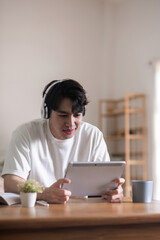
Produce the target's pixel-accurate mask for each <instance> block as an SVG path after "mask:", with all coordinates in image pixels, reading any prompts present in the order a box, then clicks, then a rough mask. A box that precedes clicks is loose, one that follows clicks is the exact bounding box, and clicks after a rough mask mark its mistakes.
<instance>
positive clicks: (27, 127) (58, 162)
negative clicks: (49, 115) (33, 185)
mask: <svg viewBox="0 0 160 240" xmlns="http://www.w3.org/2000/svg"><path fill="white" fill-rule="evenodd" d="M109 160H110V158H109V154H108V151H107V146H106V144H105V141H104V139H103V135H102V133H101V132H100V130H99V129H98V128H97V127H95V126H93V125H91V124H89V123H86V122H82V123H81V125H80V126H79V128H78V129H77V131H76V133H75V135H74V136H73V137H72V138H70V139H66V140H59V139H56V138H55V137H54V136H53V135H52V133H51V131H50V129H49V121H48V120H42V119H39V120H35V121H32V122H29V123H25V124H23V125H22V126H20V127H18V128H17V129H16V130H15V131H14V132H13V134H12V138H11V141H10V144H9V149H8V152H7V155H6V160H5V164H4V167H3V171H2V176H3V175H5V174H14V175H17V176H19V177H22V178H24V179H35V180H37V181H38V182H39V183H40V184H42V185H43V186H44V187H49V186H50V185H52V184H53V183H54V182H56V181H57V180H58V179H60V178H64V176H65V171H66V168H67V165H68V163H69V162H70V161H89V162H90V161H109Z"/></svg>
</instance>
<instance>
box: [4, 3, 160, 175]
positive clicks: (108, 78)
mask: <svg viewBox="0 0 160 240" xmlns="http://www.w3.org/2000/svg"><path fill="white" fill-rule="evenodd" d="M159 12H160V0H27V1H24V0H0V29H1V32H0V34H1V36H0V101H1V117H0V126H1V128H0V139H1V144H0V156H3V155H4V153H5V150H6V147H7V145H8V141H9V138H10V135H11V132H12V130H13V129H14V128H15V127H16V126H18V125H19V124H21V123H23V122H25V121H28V120H31V119H33V118H38V117H39V116H40V106H41V92H42V90H43V87H44V85H45V84H47V83H48V82H49V81H50V80H53V79H59V78H66V77H71V78H74V79H77V80H78V81H79V82H80V83H82V85H84V87H85V88H86V90H87V92H88V96H89V100H90V101H91V103H90V104H89V106H88V108H87V116H86V118H85V119H86V120H87V121H89V122H91V123H93V124H95V125H98V99H99V98H102V97H105V98H108V97H109V98H112V97H115V98H118V97H123V96H124V95H125V93H128V92H130V93H145V94H146V95H147V130H148V169H151V162H152V158H151V156H152V154H151V153H152V147H151V146H152V131H151V125H152V99H153V98H152V97H153V81H154V72H153V69H152V67H151V66H150V65H149V61H152V60H154V59H155V58H158V57H160V44H159V43H160V31H159V23H160V14H159ZM150 173H151V171H150ZM150 173H149V174H150Z"/></svg>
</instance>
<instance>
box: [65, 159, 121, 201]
mask: <svg viewBox="0 0 160 240" xmlns="http://www.w3.org/2000/svg"><path fill="white" fill-rule="evenodd" d="M124 166H125V162H124V161H119V162H116V161H110V162H70V163H69V164H68V168H67V171H66V176H65V177H66V178H69V179H70V180H71V183H70V184H64V185H63V189H67V190H69V191H71V193H72V197H82V196H101V195H103V194H105V193H106V191H108V190H110V189H114V188H116V187H117V185H116V184H115V183H113V180H115V179H117V178H120V177H121V176H122V173H123V170H124Z"/></svg>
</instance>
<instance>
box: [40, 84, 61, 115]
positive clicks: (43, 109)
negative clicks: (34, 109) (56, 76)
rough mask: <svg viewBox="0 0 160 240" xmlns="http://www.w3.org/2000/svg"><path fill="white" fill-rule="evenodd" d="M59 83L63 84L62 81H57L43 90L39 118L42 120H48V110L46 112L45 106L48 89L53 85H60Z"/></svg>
mask: <svg viewBox="0 0 160 240" xmlns="http://www.w3.org/2000/svg"><path fill="white" fill-rule="evenodd" d="M60 82H63V80H57V81H56V82H53V83H52V84H51V85H50V86H49V87H48V88H47V89H46V90H45V92H44V95H43V102H42V107H41V117H42V118H45V119H48V118H49V110H48V107H47V104H46V102H45V100H46V96H47V94H48V92H49V91H50V89H51V88H53V87H54V85H56V84H57V83H60Z"/></svg>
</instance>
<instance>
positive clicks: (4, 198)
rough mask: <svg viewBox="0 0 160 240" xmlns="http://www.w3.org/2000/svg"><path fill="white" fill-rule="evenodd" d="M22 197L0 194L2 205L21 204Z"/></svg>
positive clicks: (14, 194)
mask: <svg viewBox="0 0 160 240" xmlns="http://www.w3.org/2000/svg"><path fill="white" fill-rule="evenodd" d="M20 202H21V201H20V195H19V194H16V193H9V192H5V193H0V204H5V205H13V204H18V203H20Z"/></svg>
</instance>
